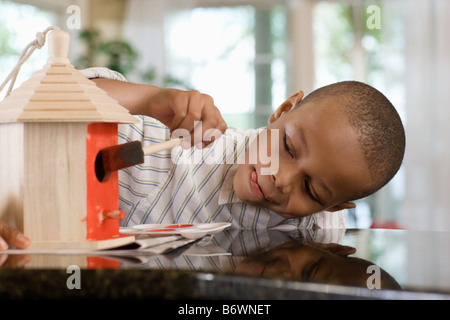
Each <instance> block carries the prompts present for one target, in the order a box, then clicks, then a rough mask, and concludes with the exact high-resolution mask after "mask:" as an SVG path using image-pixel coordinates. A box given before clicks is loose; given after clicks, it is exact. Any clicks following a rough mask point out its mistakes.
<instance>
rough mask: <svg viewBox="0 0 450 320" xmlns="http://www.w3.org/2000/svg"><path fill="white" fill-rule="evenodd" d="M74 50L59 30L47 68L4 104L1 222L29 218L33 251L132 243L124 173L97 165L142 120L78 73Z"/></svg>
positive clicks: (0, 114)
mask: <svg viewBox="0 0 450 320" xmlns="http://www.w3.org/2000/svg"><path fill="white" fill-rule="evenodd" d="M68 46H69V35H68V34H67V33H66V32H64V31H62V30H55V31H52V32H51V33H50V34H49V51H50V58H49V60H48V62H47V64H46V65H45V66H44V68H43V69H42V70H40V71H38V72H36V73H35V74H34V75H33V76H32V77H31V78H30V79H29V80H28V81H25V82H24V83H23V84H22V86H21V87H20V88H18V89H16V90H15V91H13V92H12V93H11V94H10V95H9V96H8V97H6V98H5V99H4V100H3V101H2V102H0V147H1V150H2V157H1V158H0V183H1V184H0V188H1V189H0V217H1V216H7V215H14V216H15V218H16V220H17V218H19V220H21V218H23V229H24V233H25V234H26V235H27V236H29V237H30V238H31V240H32V245H31V246H32V247H33V248H94V249H96V248H97V249H99V248H107V247H112V246H117V245H120V244H124V243H129V242H130V241H132V240H133V238H130V237H122V236H120V235H119V218H121V216H123V212H120V211H119V208H118V206H119V200H118V198H119V196H118V175H117V172H113V173H111V174H110V175H109V176H105V177H103V175H102V174H101V173H99V172H96V167H95V164H96V158H97V155H98V153H99V151H100V149H102V148H105V147H109V146H112V145H116V144H117V135H118V133H117V124H118V123H130V122H135V118H134V117H132V116H131V115H130V114H129V113H128V110H126V109H125V108H123V107H122V106H120V105H119V104H118V103H117V101H115V100H114V99H112V98H111V97H109V96H108V95H107V94H106V92H104V91H103V90H101V89H100V88H98V87H97V86H96V85H95V83H94V82H92V81H90V80H88V79H86V78H85V77H84V76H83V75H82V74H81V73H80V72H78V71H77V70H75V69H74V67H73V66H72V65H71V64H70V62H69V60H68V59H67V52H68ZM97 171H98V170H97ZM122 218H123V217H122Z"/></svg>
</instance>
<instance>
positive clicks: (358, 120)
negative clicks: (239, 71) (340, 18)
mask: <svg viewBox="0 0 450 320" xmlns="http://www.w3.org/2000/svg"><path fill="white" fill-rule="evenodd" d="M324 98H332V99H337V101H338V102H340V103H339V104H340V106H341V107H342V109H343V112H344V114H345V115H346V116H347V119H348V121H349V123H350V124H351V126H352V127H353V128H354V129H355V130H356V132H357V133H358V136H359V137H358V141H359V144H360V146H361V149H362V151H363V153H364V157H365V161H366V164H367V167H368V168H369V171H370V174H371V176H372V179H373V181H374V183H373V185H372V187H371V188H370V189H368V190H362V191H361V192H360V194H358V195H356V196H355V198H354V199H350V200H349V201H351V200H356V199H360V198H363V197H366V196H368V195H370V194H372V193H374V192H376V191H378V190H379V189H381V188H382V187H383V186H384V185H386V184H387V183H388V182H389V181H390V180H391V179H392V178H393V177H394V175H395V174H396V173H397V171H398V170H399V169H400V166H401V164H402V162H403V157H404V153H405V145H406V138H405V130H404V128H403V124H402V121H401V119H400V116H399V114H398V113H397V111H396V109H395V107H394V106H393V105H392V103H391V102H390V101H389V100H388V99H387V98H386V97H385V96H384V95H383V94H382V93H381V92H379V91H378V90H376V89H375V88H373V87H371V86H369V85H367V84H365V83H362V82H358V81H343V82H338V83H334V84H331V85H327V86H325V87H322V88H319V89H317V90H315V91H313V92H312V93H310V94H309V95H308V96H306V97H305V98H304V99H303V100H302V101H301V102H300V103H299V105H298V106H301V105H304V104H307V103H310V102H313V101H316V102H317V100H319V99H324Z"/></svg>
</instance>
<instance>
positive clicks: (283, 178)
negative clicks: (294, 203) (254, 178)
mask: <svg viewBox="0 0 450 320" xmlns="http://www.w3.org/2000/svg"><path fill="white" fill-rule="evenodd" d="M300 176H301V169H300V168H297V167H295V168H294V167H293V166H289V167H288V166H286V167H282V166H281V165H280V167H279V168H278V171H277V172H276V173H274V174H272V179H273V182H274V184H275V187H276V188H277V189H278V190H280V191H281V192H282V193H289V192H291V190H292V189H293V188H294V187H295V186H296V185H297V184H300V183H299V181H300V180H301V179H300Z"/></svg>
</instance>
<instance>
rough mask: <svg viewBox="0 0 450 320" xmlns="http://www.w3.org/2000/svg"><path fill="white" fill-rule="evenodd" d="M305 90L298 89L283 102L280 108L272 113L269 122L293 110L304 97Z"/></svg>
mask: <svg viewBox="0 0 450 320" xmlns="http://www.w3.org/2000/svg"><path fill="white" fill-rule="evenodd" d="M303 94H304V93H303V91H301V90H300V91H298V92H296V93H294V94H293V95H292V96H290V97H289V98H288V99H287V100H286V101H285V102H283V103H282V104H281V105H280V106H279V107H278V109H277V110H276V111H275V112H274V113H272V114H271V115H270V117H269V124H271V123H272V122H274V121H275V120H277V119H279V118H280V117H281V116H282V115H283V114H285V113H287V112H289V111H291V109H292V108H293V107H295V106H296V105H297V104H298V103H299V102H300V101H302V99H303Z"/></svg>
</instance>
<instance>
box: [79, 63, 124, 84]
mask: <svg viewBox="0 0 450 320" xmlns="http://www.w3.org/2000/svg"><path fill="white" fill-rule="evenodd" d="M78 71H80V72H81V73H82V74H83V75H84V76H85V77H86V78H88V79H95V78H105V79H111V80H119V81H125V82H126V81H127V79H125V77H124V76H123V75H122V74H121V73H119V72H117V71H113V70H110V69H108V68H103V67H93V68H87V69H82V70H78Z"/></svg>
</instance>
